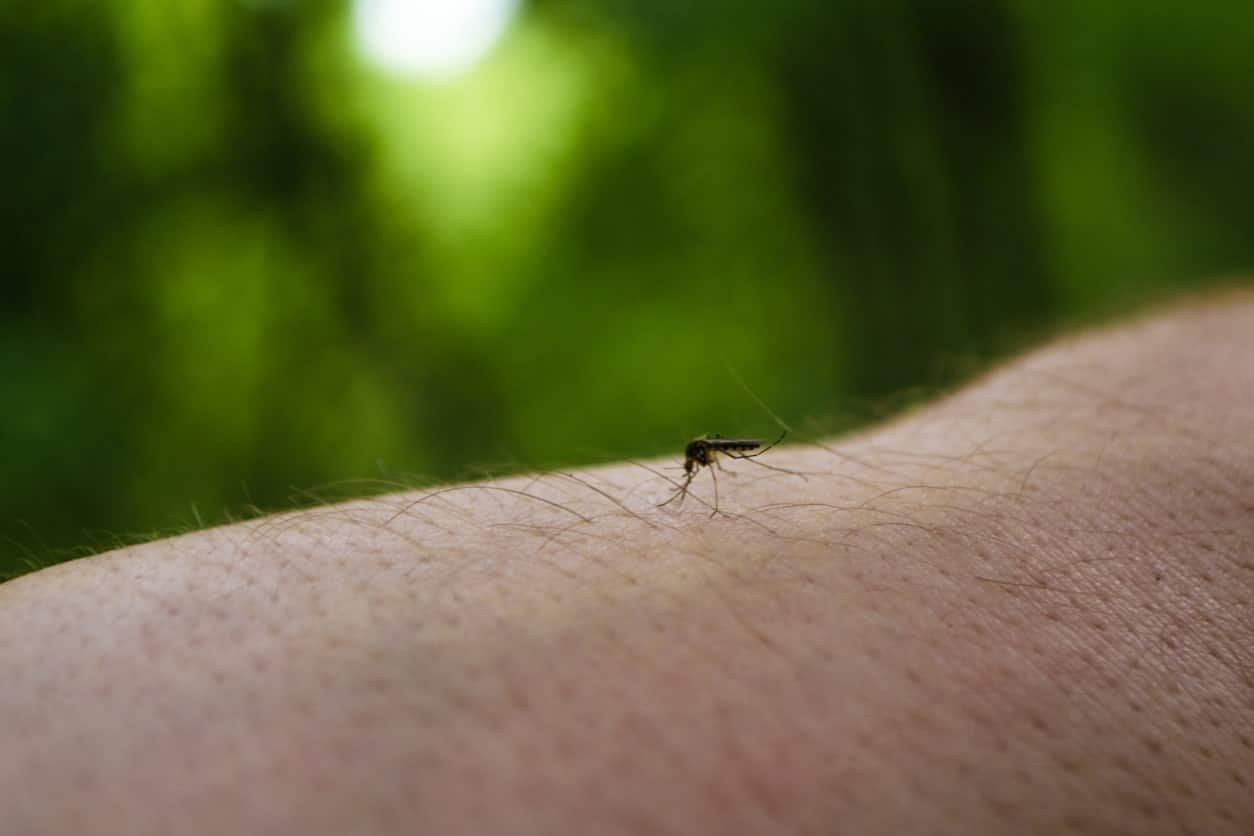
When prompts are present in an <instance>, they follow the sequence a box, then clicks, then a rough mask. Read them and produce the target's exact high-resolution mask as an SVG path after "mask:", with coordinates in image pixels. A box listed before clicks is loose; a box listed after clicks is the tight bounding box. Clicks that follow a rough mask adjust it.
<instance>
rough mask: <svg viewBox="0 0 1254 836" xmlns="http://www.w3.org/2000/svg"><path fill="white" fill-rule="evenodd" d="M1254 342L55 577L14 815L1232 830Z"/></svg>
mask: <svg viewBox="0 0 1254 836" xmlns="http://www.w3.org/2000/svg"><path fill="white" fill-rule="evenodd" d="M1251 357H1254V305H1252V304H1250V303H1248V302H1242V301H1238V300H1234V301H1231V302H1228V303H1224V304H1216V305H1213V306H1210V307H1206V308H1196V309H1191V310H1185V311H1180V312H1177V313H1175V314H1170V315H1166V316H1163V317H1160V318H1157V319H1154V320H1150V321H1147V322H1145V323H1141V324H1134V325H1129V326H1126V327H1125V328H1123V329H1120V330H1118V331H1113V332H1108V333H1104V334H1099V335H1095V336H1092V337H1087V338H1083V339H1077V340H1072V341H1064V342H1060V343H1059V344H1056V345H1055V346H1052V347H1050V348H1048V349H1046V350H1044V351H1042V352H1038V353H1037V354H1035V355H1033V356H1031V357H1028V358H1025V359H1024V360H1022V361H1020V362H1017V363H1015V364H1013V365H1012V366H1010V367H1008V368H1006V369H1004V370H1002V371H1000V372H999V373H997V374H994V375H992V376H990V377H989V378H987V379H985V380H983V381H981V382H979V383H977V384H976V385H974V386H973V387H970V388H969V389H967V390H965V391H964V392H961V393H959V394H957V395H956V396H953V397H951V398H948V399H946V400H944V401H943V402H941V403H939V404H936V405H934V406H932V407H930V408H928V409H926V410H922V411H919V412H917V413H914V414H912V415H909V416H906V417H905V418H902V419H900V420H898V421H897V422H895V423H893V424H891V425H889V426H886V427H884V428H881V429H879V430H876V431H874V432H871V433H868V434H866V435H864V436H861V437H858V438H854V439H850V440H845V441H838V442H833V443H829V444H825V445H793V446H789V447H784V448H778V449H777V450H774V451H772V452H771V454H770V458H769V460H767V459H764V462H765V461H769V463H770V464H771V465H773V466H775V467H780V468H786V469H788V470H792V471H795V473H791V474H790V473H782V472H779V471H776V470H766V469H759V468H757V467H755V466H754V464H753V463H749V462H745V463H737V464H736V465H735V467H734V468H733V469H734V470H735V471H736V475H735V476H730V475H729V474H723V475H722V477H721V481H720V483H719V484H720V497H719V506H720V509H721V511H722V512H723V513H720V514H718V515H715V516H711V513H710V510H711V509H710V508H709V506H707V505H703V504H702V501H703V500H704V501H707V502H711V503H712V502H713V495H712V493H711V488H712V487H713V482H712V481H706V480H705V479H704V478H703V479H701V480H699V481H695V482H694V484H693V495H692V496H690V497H689V498H688V499H687V500H686V501H685V503H684V504H683V506H682V507H681V508H679V509H676V508H675V504H677V503H675V504H672V505H668V506H666V507H665V508H662V509H658V508H657V507H656V505H657V503H658V502H660V501H662V500H663V499H665V498H666V497H667V496H668V495H669V494H670V492H671V491H672V490H673V488H672V486H671V484H670V483H669V482H668V481H666V479H665V478H664V476H662V475H659V474H658V473H656V472H653V471H652V470H650V467H655V466H656V464H655V463H650V464H649V465H648V466H642V465H637V464H623V465H618V466H613V467H608V468H602V469H598V470H594V471H589V472H580V473H572V474H561V473H550V474H546V475H543V476H540V477H534V478H532V477H526V478H519V479H513V480H506V481H502V482H494V483H483V484H477V485H466V486H457V487H454V488H451V489H444V490H442V491H436V492H424V493H419V494H411V495H398V496H392V497H386V498H382V499H376V500H371V501H366V502H359V503H351V504H348V505H342V506H335V507H331V508H327V509H322V510H319V511H313V512H308V513H303V514H298V515H290V516H284V517H276V518H272V519H269V520H265V521H261V522H258V523H251V524H247V525H241V526H235V527H231V528H226V529H218V530H215V531H210V532H202V533H198V534H194V535H190V536H187V537H183V538H178V539H176V540H170V541H165V542H162V543H156V544H152V545H149V546H145V547H142V548H137V549H131V550H126V551H124V552H119V553H114V554H112V555H108V556H103V557H100V558H95V559H92V560H89V561H81V562H79V563H75V564H71V565H69V566H66V567H61V568H58V569H55V570H52V571H48V572H44V573H40V574H38V575H35V576H32V577H29V578H26V579H23V580H21V581H19V582H16V583H13V584H10V585H6V586H5V587H3V588H0V636H3V637H4V644H3V646H0V666H2V667H3V669H4V670H5V672H6V675H5V684H4V686H3V690H2V691H0V694H2V695H3V696H2V697H0V699H2V703H0V709H2V710H3V713H4V715H3V716H4V717H5V721H6V722H5V725H4V727H3V728H2V729H0V795H3V796H4V797H5V798H7V799H16V803H14V804H8V803H6V806H7V807H9V808H10V809H9V811H8V812H9V813H10V815H12V816H14V817H15V818H14V819H13V820H14V821H16V823H17V829H16V830H15V831H14V832H19V833H20V832H55V831H65V830H69V829H76V830H79V831H82V832H110V831H112V832H123V831H125V832H162V831H167V830H171V829H173V830H177V831H179V832H184V833H188V832H197V831H196V830H195V828H197V827H200V828H202V829H203V830H204V831H205V832H227V831H233V832H303V833H321V832H326V833H343V832H358V831H365V832H393V831H395V832H413V831H414V830H415V828H425V830H426V832H433V833H434V832H476V833H489V832H511V833H517V832H536V833H548V832H591V831H596V832H640V831H650V832H675V833H692V832H719V833H732V832H744V833H763V832H770V831H772V830H778V831H786V832H823V833H830V832H832V831H833V830H840V831H847V832H858V833H874V832H893V833H896V832H923V831H928V832H997V831H1001V830H1005V831H1010V830H1013V831H1014V832H1025V831H1033V832H1042V833H1045V832H1058V831H1059V830H1062V829H1064V828H1065V827H1066V826H1068V825H1070V826H1074V827H1077V828H1082V829H1084V830H1086V831H1097V830H1111V831H1115V830H1119V829H1125V830H1128V831H1134V832H1140V833H1148V832H1156V831H1162V832H1179V831H1180V830H1181V829H1182V826H1183V825H1185V824H1188V825H1189V826H1190V827H1191V828H1192V829H1194V830H1196V831H1198V832H1208V833H1215V832H1223V831H1224V830H1225V829H1226V830H1229V831H1232V832H1241V831H1242V830H1246V829H1248V828H1249V827H1250V826H1251V825H1254V805H1252V804H1251V803H1250V802H1249V800H1248V794H1247V789H1248V788H1247V787H1246V786H1245V784H1246V782H1247V780H1254V776H1247V774H1246V772H1245V769H1244V765H1245V764H1247V763H1249V762H1250V760H1251V758H1252V757H1254V742H1252V741H1254V684H1252V683H1254V651H1251V650H1250V649H1249V648H1251V647H1254V645H1252V644H1251V638H1252V637H1251V632H1252V630H1251V626H1252V619H1254V602H1252V596H1254V547H1252V546H1251V535H1252V534H1254V523H1252V522H1251V520H1252V519H1254V451H1252V449H1251V444H1254V362H1252V361H1251V359H1250V358H1251ZM172 821H174V822H177V826H174V827H171V826H170V825H169V823H170V822H172ZM23 828H24V829H23ZM93 828H94V830H93Z"/></svg>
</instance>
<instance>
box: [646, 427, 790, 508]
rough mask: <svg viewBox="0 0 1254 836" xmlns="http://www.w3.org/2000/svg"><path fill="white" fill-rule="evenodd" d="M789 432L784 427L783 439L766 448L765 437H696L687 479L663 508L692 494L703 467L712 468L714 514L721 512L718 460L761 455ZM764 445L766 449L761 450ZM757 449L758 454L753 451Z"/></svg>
mask: <svg viewBox="0 0 1254 836" xmlns="http://www.w3.org/2000/svg"><path fill="white" fill-rule="evenodd" d="M786 435H788V430H784V431H783V432H782V433H780V434H779V438H777V439H775V440H774V441H772V442H771V443H770V444H768V445H766V446H765V447H762V440H761V439H757V438H723V437H722V436H721V435H718V434H717V433H713V434H708V435H703V436H699V437H697V438H694V439H693V440H692V441H689V442H688V446H686V447H685V448H684V481H683V484H681V485H679V486H678V487H676V488H675V492H674V493H673V494H671V496H670V499H668V500H666V501H665V502H661V503H658V506H657V507H659V508H661V507H662V506H663V505H670V504H671V503H672V502H674V501H675V500H676V499H678V500H679V501H680V504H682V503H683V500H684V497H686V496H687V495H688V486H689V485H691V484H692V480H693V479H695V478H696V476H697V473H698V471H699V470H700V469H701V468H702V467H703V466H705V467H710V476H711V477H712V478H713V479H714V511H713V512H712V513H711V514H710V516H711V517H713V516H715V515H716V514H718V475H717V474H716V473H715V472H714V469H715V468H718V469H719V470H722V469H723V466H722V465H721V464H719V463H718V457H719V456H727V457H728V458H731V459H756V458H757V457H758V456H760V455H762V454H763V453H765V452H766V451H767V450H770V449H771V448H772V447H774V446H775V445H776V444H779V443H780V442H781V441H783V440H784V436H786ZM759 447H761V448H762V449H760V450H759V449H758V448H759ZM753 450H757V452H756V453H753V452H751V451H753Z"/></svg>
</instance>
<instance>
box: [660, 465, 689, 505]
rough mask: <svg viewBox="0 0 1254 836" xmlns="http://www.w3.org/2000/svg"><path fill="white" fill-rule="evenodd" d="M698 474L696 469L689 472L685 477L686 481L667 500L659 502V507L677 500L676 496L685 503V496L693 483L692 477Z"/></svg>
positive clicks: (680, 501)
mask: <svg viewBox="0 0 1254 836" xmlns="http://www.w3.org/2000/svg"><path fill="white" fill-rule="evenodd" d="M696 475H697V472H696V471H695V470H693V471H691V472H689V473H688V475H687V476H686V477H685V478H684V483H683V484H682V485H680V486H679V487H677V488H675V492H674V493H672V494H671V496H670V499H668V500H666V501H665V502H659V503H658V506H657V507H659V508H661V507H662V506H664V505H670V504H671V503H672V502H674V501H675V499H676V498H679V504H680V505H683V504H684V501H683V497H686V496H687V495H688V486H689V485H691V484H692V477H693V476H696Z"/></svg>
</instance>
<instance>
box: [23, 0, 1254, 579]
mask: <svg viewBox="0 0 1254 836" xmlns="http://www.w3.org/2000/svg"><path fill="white" fill-rule="evenodd" d="M1174 5H1175V4H1148V5H1146V4H1144V3H1135V4H1134V3H1132V2H1130V0H1114V2H1109V3H1102V4H1091V3H1089V4H1081V3H1077V2H1061V3H1054V4H1027V3H1007V2H992V0H976V2H963V3H956V2H941V3H919V2H915V3H908V2H905V1H904V0H895V1H894V0H889V2H879V3H873V4H872V3H848V4H844V3H828V2H822V1H821V0H787V2H783V3H780V4H762V3H730V4H728V3H725V2H719V3H715V2H712V0H689V2H683V3H674V2H671V0H640V1H639V2H632V3H610V4H606V3H594V2H591V0H536V2H533V3H531V4H530V5H528V6H526V7H525V8H524V9H523V10H522V13H521V14H520V15H519V17H518V18H517V19H516V20H515V21H514V23H513V25H512V27H511V29H510V30H509V31H508V33H507V35H506V37H505V38H504V39H503V40H502V41H501V43H500V44H498V46H497V47H496V48H495V50H494V51H493V52H492V53H491V54H490V55H489V56H488V57H487V59H486V60H485V61H483V62H482V63H481V64H479V65H478V66H476V67H475V68H474V69H473V70H472V71H471V72H470V73H469V74H468V75H466V76H464V77H462V78H459V79H456V80H453V81H445V82H440V83H434V82H427V81H421V80H413V79H405V78H400V77H396V76H392V75H389V74H387V73H386V72H383V71H380V70H378V69H375V68H372V67H371V66H370V65H368V64H367V63H366V62H364V61H363V60H362V59H361V58H360V57H359V56H358V55H357V54H355V52H354V51H353V49H352V45H351V39H350V37H349V28H350V26H351V21H350V16H349V13H348V12H349V10H348V8H347V7H346V6H345V4H344V3H342V2H330V1H329V0H321V1H320V2H313V1H311V0H304V1H303V2H299V3H296V2H261V1H260V0H250V2H236V3H232V2H208V1H207V0H180V2H177V3H165V4H163V3H150V2H139V0H133V2H123V0H119V2H114V3H107V4H96V5H90V4H72V5H71V4H68V3H65V2H47V3H42V4H33V5H32V4H9V5H8V7H7V8H4V9H0V115H2V116H3V120H4V122H3V125H4V130H3V132H2V133H0V181H2V182H3V183H4V189H3V191H2V192H0V230H2V231H0V240H2V241H3V242H4V249H3V253H2V254H0V258H3V269H4V279H5V281H4V296H3V299H2V300H0V404H2V405H3V409H2V410H0V456H3V460H4V462H5V466H6V467H5V475H6V477H7V478H6V479H5V480H4V484H3V486H2V487H0V537H2V538H3V540H2V541H0V542H4V543H6V544H7V545H6V546H4V547H0V573H3V574H15V573H19V572H22V571H27V570H29V569H30V568H34V567H35V566H37V565H41V564H45V563H49V562H55V561H57V560H59V559H63V558H66V557H71V556H74V555H76V554H80V553H82V549H93V548H107V547H110V546H113V545H116V544H118V543H119V542H131V541H133V540H134V539H136V538H141V539H142V538H144V537H148V536H155V534H156V533H160V532H162V531H169V530H178V529H180V528H186V527H189V526H195V525H201V524H210V523H214V522H220V521H224V520H227V519H231V518H233V517H238V516H242V515H247V514H249V513H252V510H251V509H253V508H254V507H260V508H262V509H275V508H284V507H290V505H291V504H292V503H293V502H297V503H299V502H303V501H309V499H310V498H311V495H310V493H309V492H310V491H315V492H316V490H317V486H318V485H323V484H327V483H333V482H340V481H342V480H353V479H388V480H401V481H403V482H409V483H422V482H424V481H429V480H435V479H450V478H459V477H466V476H473V475H475V474H476V473H477V472H478V471H479V470H480V469H487V470H490V471H493V472H499V471H500V470H501V469H503V468H504V469H510V468H522V467H544V466H553V465H557V464H569V463H588V462H594V461H598V460H605V459H609V458H612V457H616V456H623V455H652V454H658V453H664V452H676V451H678V450H679V449H680V445H681V443H682V442H683V441H684V440H685V439H687V438H688V437H690V436H692V435H694V434H697V433H700V432H705V431H718V432H723V433H725V434H731V435H736V434H747V433H753V434H759V435H761V434H770V432H771V431H772V430H773V425H772V422H771V420H770V418H769V416H767V415H765V414H763V412H762V410H761V409H760V408H758V407H757V406H756V404H754V402H753V400H752V399H751V398H750V397H748V396H747V395H746V394H745V392H744V391H743V390H741V389H740V388H739V387H738V386H737V385H736V384H735V382H734V379H733V377H732V375H731V374H730V373H729V372H728V370H727V369H728V367H732V368H734V369H736V370H737V371H738V372H739V373H740V374H741V375H742V376H743V377H744V378H745V379H746V380H747V381H749V383H750V384H751V385H752V386H753V388H754V389H755V390H756V392H757V393H758V394H759V395H760V396H761V397H762V399H763V400H765V401H766V402H767V403H768V404H770V405H771V407H772V408H773V409H774V410H775V411H776V412H779V413H781V414H782V415H784V416H785V417H786V418H787V419H788V420H790V421H791V422H793V423H796V424H798V425H805V424H807V423H809V424H810V425H811V426H812V427H814V428H815V429H817V430H834V429H843V428H847V427H849V426H852V425H854V424H856V423H858V422H859V421H862V420H865V419H867V418H868V417H870V416H872V415H873V414H875V412H876V411H877V408H878V407H879V406H881V405H882V404H885V403H887V402H888V399H890V398H894V397H897V396H899V395H900V393H902V392H909V391H917V389H916V388H912V387H934V386H937V385H941V384H945V383H947V382H950V381H951V380H953V379H954V378H955V377H956V376H957V375H959V374H961V373H962V372H963V371H964V370H966V369H969V368H971V367H972V366H973V365H978V364H980V363H983V362H987V361H988V360H989V359H991V358H994V357H996V356H999V355H1001V354H1004V353H1005V352H1007V351H1009V350H1013V349H1014V348H1017V347H1019V346H1021V345H1022V344H1024V343H1026V342H1027V341H1029V340H1030V339H1032V338H1034V337H1036V336H1038V335H1040V334H1042V333H1045V332H1047V331H1048V329H1049V328H1050V327H1051V325H1056V324H1057V323H1060V322H1071V321H1076V320H1079V319H1083V318H1088V317H1092V316H1095V315H1098V314H1101V313H1107V312H1110V311H1114V310H1117V309H1120V308H1122V307H1124V306H1127V305H1128V304H1130V303H1134V302H1137V301H1139V300H1144V299H1146V298H1148V297H1150V296H1152V295H1158V294H1161V293H1163V292H1167V291H1172V290H1177V289H1182V288H1186V287H1194V286H1198V285H1199V284H1204V283H1206V282H1208V281H1210V278H1209V277H1212V276H1219V275H1223V274H1232V273H1234V272H1235V271H1238V270H1240V269H1242V268H1245V267H1246V266H1247V265H1248V264H1249V262H1250V260H1251V255H1252V254H1254V216H1251V215H1250V213H1249V212H1248V211H1247V209H1246V204H1247V202H1248V194H1250V192H1251V186H1254V171H1252V170H1251V166H1250V165H1249V162H1248V152H1247V146H1248V144H1249V140H1250V139H1251V138H1252V135H1254V96H1251V95H1249V93H1250V90H1249V89H1248V88H1249V84H1250V79H1252V78H1254V51H1251V50H1250V49H1249V48H1248V45H1249V44H1250V43H1251V42H1254V11H1252V10H1247V9H1246V8H1245V7H1244V6H1237V5H1234V4H1225V3H1220V4H1210V5H1206V4H1194V5H1192V6H1189V7H1187V8H1183V7H1181V8H1174ZM19 6H21V8H19ZM366 489H367V488H366V487H363V488H362V490H366ZM341 493H342V492H341ZM134 531H138V532H146V533H145V534H140V535H131V534H127V533H125V532H134ZM98 532H107V533H105V534H100V533H98Z"/></svg>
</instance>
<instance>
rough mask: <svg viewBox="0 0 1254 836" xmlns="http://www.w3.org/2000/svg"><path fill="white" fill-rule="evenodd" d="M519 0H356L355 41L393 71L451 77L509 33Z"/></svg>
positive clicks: (354, 17) (368, 53) (371, 58)
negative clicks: (507, 30) (510, 23)
mask: <svg viewBox="0 0 1254 836" xmlns="http://www.w3.org/2000/svg"><path fill="white" fill-rule="evenodd" d="M517 7H518V0H355V2H354V4H353V28H354V31H355V32H356V37H357V43H358V45H359V47H360V48H361V50H362V52H363V53H364V54H365V56H366V57H367V58H368V59H369V60H371V61H372V62H374V63H376V64H379V65H381V66H383V67H386V68H388V69H390V70H395V71H398V72H403V73H407V74H413V75H424V76H429V77H432V78H452V77H453V76H457V75H460V74H462V73H464V72H466V71H467V70H469V69H470V68H471V67H472V66H474V64H475V63H476V62H477V61H478V60H479V59H480V58H482V57H483V56H484V55H486V54H487V52H488V50H489V49H491V48H492V46H493V44H495V43H496V41H497V39H499V38H500V37H501V35H502V34H504V33H505V28H506V27H507V26H508V25H509V21H510V19H511V18H512V17H513V16H514V12H515V10H516V9H517Z"/></svg>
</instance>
